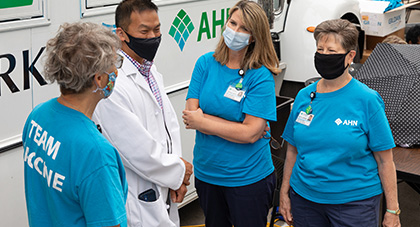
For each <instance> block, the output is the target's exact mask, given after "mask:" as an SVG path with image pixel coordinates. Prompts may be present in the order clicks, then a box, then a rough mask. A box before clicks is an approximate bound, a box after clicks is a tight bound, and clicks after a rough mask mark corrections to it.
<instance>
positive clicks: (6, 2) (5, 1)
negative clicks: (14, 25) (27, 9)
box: [0, 0, 33, 9]
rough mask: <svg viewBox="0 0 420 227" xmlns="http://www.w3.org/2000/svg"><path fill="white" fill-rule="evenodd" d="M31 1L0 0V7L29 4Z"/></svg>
mask: <svg viewBox="0 0 420 227" xmlns="http://www.w3.org/2000/svg"><path fill="white" fill-rule="evenodd" d="M32 3H33V0H2V1H0V9H6V8H14V7H21V6H30V5H32Z"/></svg>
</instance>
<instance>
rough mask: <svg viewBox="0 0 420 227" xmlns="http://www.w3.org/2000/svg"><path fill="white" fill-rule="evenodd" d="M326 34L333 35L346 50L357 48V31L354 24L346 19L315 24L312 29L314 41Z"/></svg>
mask: <svg viewBox="0 0 420 227" xmlns="http://www.w3.org/2000/svg"><path fill="white" fill-rule="evenodd" d="M326 35H333V36H334V37H335V38H336V39H337V41H339V42H340V44H341V46H342V47H343V48H344V50H346V51H350V50H356V48H357V40H358V37H359V31H358V30H357V28H356V26H355V25H354V24H352V23H351V22H350V21H348V20H345V19H334V20H327V21H324V22H322V23H320V24H319V25H318V26H316V28H315V31H314V38H315V40H316V43H318V41H319V40H320V39H321V38H322V37H324V36H326Z"/></svg>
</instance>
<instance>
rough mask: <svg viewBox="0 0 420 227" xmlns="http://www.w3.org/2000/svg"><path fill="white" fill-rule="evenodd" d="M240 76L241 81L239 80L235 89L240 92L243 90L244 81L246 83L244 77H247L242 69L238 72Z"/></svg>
mask: <svg viewBox="0 0 420 227" xmlns="http://www.w3.org/2000/svg"><path fill="white" fill-rule="evenodd" d="M238 74H239V76H241V79H240V80H239V82H238V83H237V84H236V85H235V88H236V89H238V90H241V89H242V87H243V86H242V81H244V76H245V71H244V70H243V69H240V70H239V71H238Z"/></svg>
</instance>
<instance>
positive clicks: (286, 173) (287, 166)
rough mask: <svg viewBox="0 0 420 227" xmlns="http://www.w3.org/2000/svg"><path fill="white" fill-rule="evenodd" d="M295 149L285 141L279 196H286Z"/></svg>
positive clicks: (294, 161)
mask: <svg viewBox="0 0 420 227" xmlns="http://www.w3.org/2000/svg"><path fill="white" fill-rule="evenodd" d="M296 157H297V149H296V147H294V146H293V145H291V144H289V143H287V153H286V160H285V162H284V167H283V180H282V184H281V188H280V197H281V196H282V195H283V196H288V195H289V190H290V177H291V176H292V171H293V166H294V165H295V163H296Z"/></svg>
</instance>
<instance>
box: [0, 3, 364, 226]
mask: <svg viewBox="0 0 420 227" xmlns="http://www.w3.org/2000/svg"><path fill="white" fill-rule="evenodd" d="M119 2H120V0H13V1H11V0H7V1H0V43H1V44H0V185H1V186H0V220H1V225H2V226H3V225H4V226H28V222H27V215H26V207H25V196H24V186H23V149H22V141H21V132H22V128H23V124H24V122H25V120H26V117H27V116H28V114H29V113H30V111H31V110H32V108H34V107H35V106H36V105H38V104H39V103H41V102H44V101H46V100H48V99H50V98H52V97H55V96H58V95H59V89H58V86H57V85H55V84H54V85H50V84H48V83H47V82H46V81H45V79H44V77H43V57H44V47H45V44H46V42H47V40H48V39H50V38H52V37H53V36H54V35H55V34H56V32H57V30H58V28H59V26H60V25H61V24H62V23H64V22H75V21H90V22H95V23H99V24H103V25H104V26H108V27H111V28H115V25H114V12H115V8H116V5H117V4H118V3H119ZM154 2H155V3H156V4H157V5H158V6H159V16H160V20H161V23H162V26H161V31H162V35H163V38H162V43H161V46H160V48H159V51H158V54H157V58H156V61H155V62H156V65H157V67H158V70H159V71H160V72H161V73H162V74H163V76H164V80H165V86H166V87H165V88H166V89H165V91H166V92H167V93H168V94H169V97H170V98H171V101H172V103H173V105H174V107H175V109H176V111H177V113H178V118H179V120H180V122H181V112H182V110H183V109H184V105H185V96H186V94H187V91H188V84H189V80H190V76H191V73H192V70H193V67H194V64H195V61H196V60H197V58H198V57H199V56H201V55H202V54H203V53H206V52H208V51H212V50H214V48H215V46H216V43H217V41H218V40H219V38H220V36H221V28H222V26H223V25H224V23H225V21H226V19H227V17H228V11H229V8H230V7H232V6H233V5H234V4H235V3H236V0H154ZM260 2H262V3H264V6H265V8H266V9H267V12H268V15H273V29H272V32H273V35H274V36H278V38H276V45H277V48H278V53H279V56H280V57H281V60H282V65H281V67H282V68H284V71H283V72H282V74H280V75H278V76H275V79H276V81H277V94H278V93H279V91H280V87H281V82H282V81H283V77H284V80H285V83H290V84H291V87H293V86H292V85H293V84H299V86H300V84H303V82H304V81H305V80H306V79H308V78H311V77H314V76H316V72H315V70H314V66H313V54H314V52H315V42H314V40H313V37H312V33H310V32H308V31H307V30H306V28H307V27H310V26H316V25H317V24H318V23H319V22H321V21H323V20H326V19H332V18H346V19H349V20H351V21H352V22H354V23H356V24H360V23H359V22H360V21H361V20H360V16H359V9H358V2H357V1H356V0H319V1H313V0H263V1H260ZM362 47H363V45H362ZM285 83H284V84H285ZM284 86H286V85H284ZM284 86H283V87H284ZM288 86H289V85H288ZM299 86H296V87H299ZM181 125H182V124H181ZM63 130H65V129H63ZM181 133H182V147H183V154H184V157H185V159H186V160H188V161H192V150H193V145H194V135H195V133H194V131H191V130H190V131H187V130H185V129H182V132H181ZM195 198H196V193H195V189H194V186H193V185H191V186H190V187H189V192H188V194H187V196H186V198H185V201H184V203H183V204H181V205H180V207H181V206H183V205H185V204H187V203H189V202H191V201H192V200H194V199H195Z"/></svg>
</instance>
